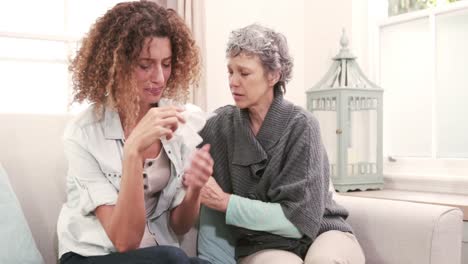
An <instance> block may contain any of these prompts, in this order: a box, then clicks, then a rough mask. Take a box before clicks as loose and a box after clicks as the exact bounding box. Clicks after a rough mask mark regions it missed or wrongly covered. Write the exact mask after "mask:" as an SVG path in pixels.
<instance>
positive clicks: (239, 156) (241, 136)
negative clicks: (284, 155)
mask: <svg viewBox="0 0 468 264" xmlns="http://www.w3.org/2000/svg"><path fill="white" fill-rule="evenodd" d="M292 110H293V105H292V104H291V103H289V102H287V101H285V100H283V93H282V92H281V91H275V97H274V99H273V102H272V104H271V106H270V108H269V109H268V113H267V115H266V117H265V120H264V121H263V124H262V126H261V127H260V131H259V132H258V134H257V136H255V135H254V134H253V132H252V130H251V129H250V124H249V122H250V121H249V120H250V117H249V111H248V110H247V109H238V111H236V114H235V116H234V153H233V163H235V164H238V165H244V166H246V165H251V164H256V163H262V162H265V161H266V160H267V158H268V155H267V153H266V151H268V150H270V149H271V148H272V147H273V146H274V145H275V144H276V143H277V142H278V140H279V139H280V137H281V136H282V135H283V133H284V130H285V129H286V127H287V124H288V122H289V119H290V118H291V114H292Z"/></svg>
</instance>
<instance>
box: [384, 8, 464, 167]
mask: <svg viewBox="0 0 468 264" xmlns="http://www.w3.org/2000/svg"><path fill="white" fill-rule="evenodd" d="M391 2H393V1H389V5H390V4H391ZM398 2H405V1H398ZM406 2H431V3H434V5H436V6H434V7H433V8H430V9H427V10H424V11H419V12H415V13H409V14H402V15H399V16H395V17H389V18H386V19H384V22H383V23H380V24H379V26H378V31H379V32H378V37H377V38H378V43H379V44H378V45H377V46H378V49H377V50H378V52H377V53H378V54H377V56H376V57H377V58H378V59H377V62H376V64H375V65H376V66H375V67H376V68H378V72H377V80H378V83H379V84H380V85H381V86H382V88H384V90H385V92H384V156H387V157H390V160H391V161H395V160H396V162H388V161H387V164H386V166H384V171H386V173H396V174H398V173H408V174H431V175H438V176H442V175H447V174H451V175H465V176H466V175H467V174H468V104H467V99H468V89H467V88H468V74H467V71H466V62H467V61H468V49H466V47H468V1H458V2H457V3H451V4H445V5H439V2H441V1H437V2H436V1H406ZM449 2H452V1H449ZM447 3H448V2H447ZM389 10H390V7H389ZM389 13H390V12H389ZM389 15H391V14H389Z"/></svg>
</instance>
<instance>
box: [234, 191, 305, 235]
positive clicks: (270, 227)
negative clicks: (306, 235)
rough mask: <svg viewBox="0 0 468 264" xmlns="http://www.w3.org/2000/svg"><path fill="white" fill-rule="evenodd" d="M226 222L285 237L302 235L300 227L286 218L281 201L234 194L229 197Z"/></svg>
mask: <svg viewBox="0 0 468 264" xmlns="http://www.w3.org/2000/svg"><path fill="white" fill-rule="evenodd" d="M226 223H227V224H229V225H235V226H239V227H243V228H247V229H250V230H256V231H265V232H269V233H273V234H275V235H280V236H283V237H290V238H301V237H302V234H301V232H300V231H299V229H297V227H296V226H294V225H293V224H292V223H291V222H290V221H289V220H288V219H287V218H286V216H285V215H284V212H283V209H282V208H281V205H280V204H279V203H267V202H262V201H259V200H251V199H248V198H244V197H240V196H238V195H234V194H233V195H231V197H230V199H229V203H228V208H227V211H226Z"/></svg>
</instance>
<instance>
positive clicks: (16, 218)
mask: <svg viewBox="0 0 468 264" xmlns="http://www.w3.org/2000/svg"><path fill="white" fill-rule="evenodd" d="M0 212H2V217H0V263H43V262H44V261H43V259H42V256H41V254H40V253H39V250H38V249H37V247H36V243H35V242H34V239H33V237H32V234H31V230H30V229H29V227H28V224H27V222H26V219H25V217H24V214H23V211H22V210H21V206H20V204H19V202H18V199H17V198H16V195H15V193H14V192H13V189H12V188H11V185H10V181H9V179H8V176H7V174H6V171H5V170H4V169H3V167H2V165H1V164H0Z"/></svg>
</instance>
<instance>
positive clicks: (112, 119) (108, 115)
mask: <svg viewBox="0 0 468 264" xmlns="http://www.w3.org/2000/svg"><path fill="white" fill-rule="evenodd" d="M104 137H105V138H106V139H121V140H124V139H125V137H124V132H123V128H122V122H121V121H120V116H119V113H118V112H117V110H116V109H114V108H112V107H110V106H105V107H104Z"/></svg>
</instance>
